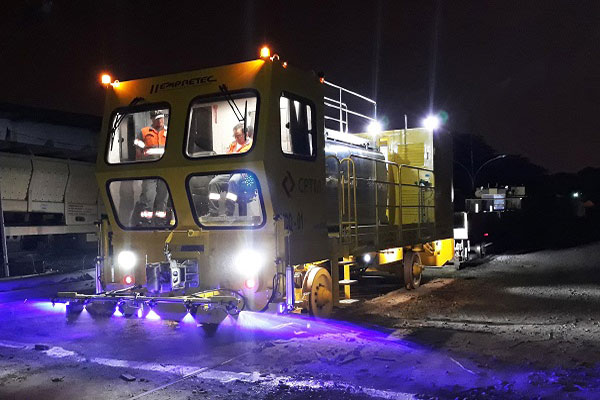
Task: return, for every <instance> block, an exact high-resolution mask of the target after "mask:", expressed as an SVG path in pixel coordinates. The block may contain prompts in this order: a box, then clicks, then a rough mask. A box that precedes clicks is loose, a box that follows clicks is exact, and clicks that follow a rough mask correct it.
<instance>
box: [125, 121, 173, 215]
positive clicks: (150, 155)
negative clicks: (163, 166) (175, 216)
mask: <svg viewBox="0 0 600 400" xmlns="http://www.w3.org/2000/svg"><path fill="white" fill-rule="evenodd" d="M150 118H151V120H152V124H151V125H150V126H147V127H145V128H142V129H141V130H140V131H139V132H138V134H137V135H136V138H135V140H134V142H133V143H134V144H135V146H136V160H138V161H148V160H158V159H159V158H161V157H162V155H163V154H164V152H165V143H166V141H167V127H166V126H165V113H164V112H163V111H162V110H155V111H151V112H150ZM168 197H169V192H168V190H167V186H166V185H165V183H164V182H163V181H162V180H158V179H144V180H142V188H141V193H140V198H139V200H138V202H137V203H136V205H135V207H134V210H133V215H132V220H133V224H134V225H144V224H152V223H156V224H158V225H164V224H166V218H167V201H168Z"/></svg>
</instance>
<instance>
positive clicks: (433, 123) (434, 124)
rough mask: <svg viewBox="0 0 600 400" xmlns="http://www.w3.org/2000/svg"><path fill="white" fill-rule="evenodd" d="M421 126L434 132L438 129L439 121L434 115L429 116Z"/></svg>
mask: <svg viewBox="0 0 600 400" xmlns="http://www.w3.org/2000/svg"><path fill="white" fill-rule="evenodd" d="M423 126H424V127H425V128H427V129H431V130H432V131H433V130H436V129H437V128H439V127H440V119H439V118H438V117H437V116H435V115H430V116H428V117H427V118H425V119H424V120H423Z"/></svg>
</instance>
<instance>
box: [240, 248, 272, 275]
mask: <svg viewBox="0 0 600 400" xmlns="http://www.w3.org/2000/svg"><path fill="white" fill-rule="evenodd" d="M263 262H264V258H263V256H262V254H260V253H259V252H258V251H256V250H252V249H247V250H243V251H241V252H239V253H238V255H237V256H236V257H235V259H234V260H233V263H234V265H235V268H236V269H237V270H238V272H239V273H241V274H243V275H245V276H250V277H252V276H255V275H256V274H257V273H258V271H259V270H260V268H261V267H262V266H263Z"/></svg>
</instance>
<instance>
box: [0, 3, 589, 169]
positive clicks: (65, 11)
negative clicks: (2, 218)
mask: <svg viewBox="0 0 600 400" xmlns="http://www.w3.org/2000/svg"><path fill="white" fill-rule="evenodd" d="M11 3H12V6H11V5H10V4H11ZM2 14H3V16H2V20H1V21H2V24H1V28H0V29H2V34H1V35H0V54H1V55H2V72H3V73H2V88H3V90H2V92H1V93H2V94H1V95H0V101H4V102H12V103H17V104H25V105H33V106H40V107H45V108H52V109H60V110H66V111H73V112H82V113H89V114H97V115H99V114H101V112H102V110H103V104H102V103H103V95H104V93H103V89H102V87H101V86H99V85H98V74H99V73H100V72H101V71H104V70H107V71H110V72H111V73H112V74H113V75H114V77H116V78H117V79H120V80H127V79H132V78H138V77H144V76H151V75H161V74H166V73H172V72H179V71H185V70H191V69H198V68H202V67H207V66H214V65H220V64H229V63H233V62H238V61H243V60H248V59H253V58H256V57H257V51H258V48H259V47H260V45H261V44H263V43H269V44H270V45H271V46H272V48H274V50H275V51H276V52H277V53H279V54H280V55H281V56H282V58H283V59H285V60H287V61H288V62H289V63H290V64H294V65H297V66H299V67H301V68H304V69H307V70H315V71H323V72H324V73H325V76H326V78H327V79H328V80H331V81H333V82H335V83H339V84H341V85H343V86H346V87H349V88H351V89H354V90H357V91H359V92H361V93H365V94H366V95H369V96H374V97H375V98H376V100H377V101H378V108H379V115H380V116H381V117H383V118H385V119H386V120H387V128H402V127H403V125H404V117H403V115H404V114H407V115H408V120H409V126H416V125H418V124H420V121H421V119H422V118H423V117H424V116H425V115H426V114H427V113H428V111H429V109H430V107H432V109H433V111H435V112H437V111H440V110H444V111H446V112H447V113H448V115H449V119H448V121H447V124H446V125H445V129H446V130H444V131H442V132H440V134H450V132H457V133H472V134H477V135H482V136H483V137H484V138H485V140H486V141H487V142H488V143H489V144H490V145H492V146H493V147H495V148H496V149H497V150H498V151H499V152H506V153H511V154H522V155H524V156H526V157H529V158H530V160H531V161H532V162H534V163H537V164H539V165H541V166H543V167H545V168H547V169H548V170H549V171H550V172H558V171H567V172H574V171H577V170H580V169H582V168H584V167H586V166H593V167H600V157H599V156H598V154H599V153H600V1H597V0H593V1H549V0H548V1H496V2H491V1H464V2H460V1H439V2H437V1H410V2H409V1H389V2H388V1H383V2H379V3H378V2H376V1H372V2H371V1H361V2H358V1H356V2H350V1H339V2H333V1H318V2H309V1H293V2H292V1H279V2H259V1H257V2H250V1H248V2H241V1H240V2H238V1H211V2H208V1H193V2H191V1H190V2H184V1H170V2H159V1H125V0H120V1H93V2H92V1H58V0H56V1H42V0H29V1H12V2H10V3H8V2H7V3H5V4H4V7H3V10H2Z"/></svg>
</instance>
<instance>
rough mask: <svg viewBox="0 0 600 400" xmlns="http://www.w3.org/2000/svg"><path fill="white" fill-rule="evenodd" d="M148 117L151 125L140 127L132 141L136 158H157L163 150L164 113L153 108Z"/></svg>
mask: <svg viewBox="0 0 600 400" xmlns="http://www.w3.org/2000/svg"><path fill="white" fill-rule="evenodd" d="M150 118H151V120H152V125H150V126H147V127H145V128H142V129H141V130H140V131H139V132H138V133H137V135H136V137H135V140H134V141H133V144H134V145H135V146H136V160H140V161H143V160H158V159H159V158H161V157H162V155H163V154H164V152H165V143H166V142H167V127H166V126H165V114H164V112H163V111H162V110H155V111H152V112H151V113H150Z"/></svg>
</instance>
